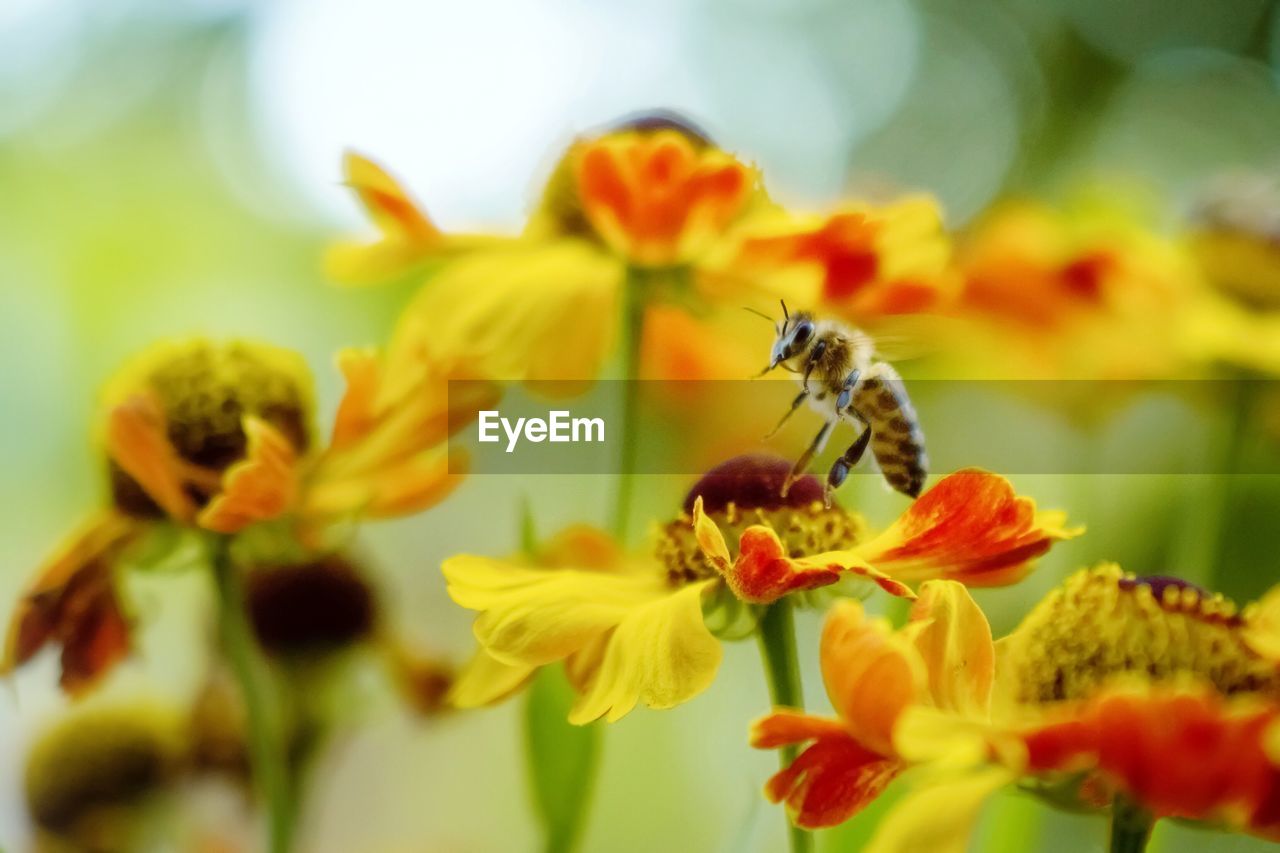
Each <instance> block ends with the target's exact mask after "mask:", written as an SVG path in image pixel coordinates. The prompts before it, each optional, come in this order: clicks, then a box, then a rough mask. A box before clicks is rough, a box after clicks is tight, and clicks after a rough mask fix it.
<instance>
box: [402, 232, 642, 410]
mask: <svg viewBox="0 0 1280 853" xmlns="http://www.w3.org/2000/svg"><path fill="white" fill-rule="evenodd" d="M621 281H622V267H621V266H619V264H618V263H617V262H616V261H615V260H614V259H612V258H610V257H609V256H607V255H605V254H603V253H602V252H600V251H599V250H597V249H596V248H594V247H592V246H590V245H589V244H587V243H585V242H583V241H579V240H562V241H559V242H554V243H542V244H533V243H524V244H520V245H518V246H514V247H512V248H508V249H499V250H493V251H485V252H477V253H475V254H472V255H469V256H467V257H463V258H460V259H458V260H457V261H456V262H454V263H452V264H450V265H449V266H448V267H446V268H445V269H444V270H443V271H441V272H440V274H439V275H437V276H435V277H434V278H433V279H432V280H431V281H430V282H429V283H428V284H427V285H426V286H425V287H424V288H423V289H422V291H421V292H420V293H419V295H418V296H417V298H416V299H415V300H414V301H413V302H412V303H411V304H410V305H409V307H408V308H407V309H406V310H405V312H404V314H403V315H402V316H401V319H400V323H399V325H398V327H397V329H396V331H395V334H394V336H393V338H392V342H391V346H390V348H389V350H388V381H393V382H398V383H400V384H403V383H405V382H408V383H412V382H414V381H416V379H415V378H416V377H417V376H420V375H421V373H422V372H423V371H424V370H425V369H427V365H436V366H439V365H444V366H445V367H446V368H447V370H448V372H449V373H450V375H454V376H456V377H457V378H468V379H477V378H479V379H494V380H501V381H521V380H590V379H593V378H594V377H595V376H596V375H597V374H598V372H599V370H600V364H601V362H602V361H603V359H604V357H605V355H606V353H607V352H608V348H609V346H610V344H611V343H612V341H613V337H614V331H615V330H614V324H613V322H612V319H611V318H613V317H614V315H615V311H614V308H615V305H616V302H617V298H618V291H619V289H620V286H621ZM601 318H604V320H603V321H602V320H601ZM404 390H405V389H404V388H401V387H395V388H389V389H387V393H388V394H389V395H390V396H398V395H400V394H402V393H404Z"/></svg>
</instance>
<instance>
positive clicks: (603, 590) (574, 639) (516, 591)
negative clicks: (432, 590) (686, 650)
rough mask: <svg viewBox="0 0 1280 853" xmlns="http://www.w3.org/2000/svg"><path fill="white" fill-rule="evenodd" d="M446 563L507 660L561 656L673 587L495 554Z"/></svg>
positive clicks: (458, 593) (457, 593)
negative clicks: (542, 565)
mask: <svg viewBox="0 0 1280 853" xmlns="http://www.w3.org/2000/svg"><path fill="white" fill-rule="evenodd" d="M442 568H443V570H444V575H445V579H446V580H447V581H448V591H449V595H450V597H451V598H453V600H454V601H455V602H456V603H457V604H459V605H461V606H462V607H466V608H468V609H470V610H476V611H479V613H480V616H479V617H478V618H477V619H476V623H475V635H476V639H477V640H479V641H480V644H481V645H482V646H483V647H484V648H485V649H486V650H487V651H488V652H489V653H490V654H491V655H492V656H493V657H494V658H496V659H497V660H499V661H501V662H502V663H507V664H525V665H529V666H541V665H543V664H548V663H551V662H553V661H557V660H561V659H563V658H564V657H566V656H567V655H569V654H572V653H573V652H575V651H577V650H578V649H581V648H582V647H583V646H585V645H586V644H587V643H589V642H590V641H591V640H593V639H595V638H596V637H598V636H599V635H600V634H603V633H605V632H607V631H611V630H612V629H614V628H615V627H617V626H618V625H620V624H621V623H622V621H623V619H625V618H626V617H627V616H628V615H629V614H630V613H631V612H632V611H633V610H635V609H636V608H637V607H641V606H644V605H646V604H648V603H650V602H653V601H656V600H659V599H661V598H663V597H665V596H666V595H667V594H669V588H667V587H666V585H665V584H664V583H662V582H661V579H659V578H656V577H654V578H649V577H637V576H630V575H618V574H611V573H609V574H606V573H603V572H593V571H580V570H574V569H535V568H530V567H528V566H524V565H521V564H519V563H514V562H511V561H506V560H496V559H492V558H489V557H477V556H471V555H460V556H457V557H451V558H449V559H448V560H445V561H444V564H443V566H442Z"/></svg>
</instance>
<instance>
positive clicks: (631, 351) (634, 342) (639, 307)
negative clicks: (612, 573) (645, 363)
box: [613, 267, 651, 545]
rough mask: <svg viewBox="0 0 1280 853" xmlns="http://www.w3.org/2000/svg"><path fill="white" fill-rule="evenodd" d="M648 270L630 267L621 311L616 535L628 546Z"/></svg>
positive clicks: (614, 532) (633, 485)
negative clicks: (620, 396)
mask: <svg viewBox="0 0 1280 853" xmlns="http://www.w3.org/2000/svg"><path fill="white" fill-rule="evenodd" d="M649 277H650V273H649V271H647V270H643V269H638V268H636V267H628V268H627V276H626V281H625V282H624V284H623V295H622V299H623V312H622V324H621V330H622V362H621V369H620V371H619V375H618V378H619V381H621V382H622V422H621V423H620V424H619V425H618V430H619V433H618V434H619V435H620V436H621V440H620V443H619V452H618V491H617V494H616V495H615V497H614V506H613V535H614V538H616V539H617V540H618V542H619V543H621V544H623V545H625V544H626V541H627V529H628V526H629V524H630V521H631V502H632V496H633V492H634V490H635V475H636V470H635V469H636V450H637V446H638V443H639V434H638V431H637V429H636V426H637V424H636V419H637V414H638V411H637V410H638V403H639V399H638V396H639V390H640V388H639V383H638V381H639V378H640V376H639V374H640V341H641V335H642V332H643V331H644V309H645V302H646V297H647V293H648V289H649V285H650V284H651V282H650V281H649Z"/></svg>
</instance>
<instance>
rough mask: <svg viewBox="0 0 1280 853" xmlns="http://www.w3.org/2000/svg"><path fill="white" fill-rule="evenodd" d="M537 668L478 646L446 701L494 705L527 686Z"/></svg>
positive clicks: (459, 705) (467, 705)
mask: <svg viewBox="0 0 1280 853" xmlns="http://www.w3.org/2000/svg"><path fill="white" fill-rule="evenodd" d="M536 671H537V667H534V666H526V665H524V664H507V663H502V662H501V661H499V660H497V659H496V658H494V657H493V656H492V655H490V654H489V653H488V652H486V651H485V650H484V649H477V650H476V653H475V654H474V655H472V656H471V660H469V661H468V662H467V664H466V666H464V667H463V668H462V671H461V672H459V673H458V676H457V678H456V679H455V680H454V682H453V686H452V687H450V688H449V694H448V698H447V700H446V701H447V702H448V704H450V705H452V706H453V707H455V708H481V707H484V706H485V705H492V704H494V703H495V702H500V701H502V700H503V699H505V698H507V697H508V696H510V695H511V694H512V693H515V692H516V691H517V690H519V689H520V688H521V687H523V686H524V685H525V683H527V682H528V680H529V679H530V678H531V677H533V674H534V672H536Z"/></svg>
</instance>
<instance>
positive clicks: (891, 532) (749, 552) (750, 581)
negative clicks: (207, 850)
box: [693, 469, 1081, 603]
mask: <svg viewBox="0 0 1280 853" xmlns="http://www.w3.org/2000/svg"><path fill="white" fill-rule="evenodd" d="M693 512H694V524H695V526H696V529H697V533H698V544H699V545H700V546H701V547H702V550H703V553H704V554H705V555H706V557H707V560H708V562H710V563H711V565H713V566H715V568H716V570H717V571H719V572H720V574H721V575H723V576H724V578H725V580H726V582H727V583H728V584H729V586H730V588H732V589H733V590H734V592H735V593H736V594H737V595H738V596H739V597H740V598H742V599H743V600H744V601H751V602H755V603H767V602H769V601H773V600H775V599H777V598H779V597H780V596H782V595H784V594H786V593H788V592H792V591H794V590H797V589H813V588H815V587H820V586H826V585H828V584H831V583H835V582H836V581H837V580H838V579H839V578H840V577H841V575H842V574H843V573H849V574H854V575H859V576H862V577H866V578H869V579H871V580H873V581H875V583H877V584H878V585H879V586H880V587H881V588H882V589H884V590H885V591H886V592H888V593H890V594H892V595H897V596H906V597H911V596H912V593H911V589H910V587H908V586H907V585H906V582H908V581H922V580H928V579H933V578H943V579H949V580H958V581H961V582H963V583H965V584H966V585H968V586H1003V585H1006V584H1011V583H1015V582H1017V581H1018V580H1020V579H1021V578H1022V577H1023V575H1025V574H1026V573H1027V571H1029V570H1030V567H1031V564H1032V561H1033V560H1034V558H1035V557H1038V556H1040V555H1041V554H1043V553H1044V552H1046V551H1047V550H1049V546H1050V545H1052V544H1053V542H1054V541H1055V540H1059V539H1068V538H1071V537H1074V536H1076V535H1078V534H1079V533H1080V532H1081V529H1080V528H1070V529H1069V528H1066V527H1064V526H1063V525H1064V523H1065V520H1066V518H1065V515H1064V514H1063V513H1061V512H1057V511H1053V512H1037V511H1036V507H1035V502H1034V501H1032V500H1031V499H1030V498H1025V497H1020V496H1018V495H1016V494H1015V493H1014V491H1013V487H1012V485H1011V484H1010V483H1009V481H1008V480H1005V479H1004V478H1003V477H999V476H997V475H995V474H989V473H987V472H985V471H979V470H976V469H967V470H964V471H958V472H956V473H954V474H951V475H949V476H947V477H944V478H943V479H942V480H940V481H939V482H938V483H937V484H936V485H934V486H933V487H932V488H930V489H929V490H928V491H926V492H925V493H924V494H923V495H921V496H920V497H919V498H918V499H917V500H916V501H915V502H913V503H912V504H911V506H910V507H909V508H908V509H907V511H906V512H904V513H903V514H902V516H901V517H899V518H898V520H897V521H895V522H894V523H893V524H892V525H890V526H889V527H888V528H887V529H885V530H884V531H883V532H882V533H881V534H880V535H879V536H876V537H875V538H873V539H871V540H870V541H868V542H865V543H862V544H859V545H858V546H856V547H855V548H852V549H844V550H839V551H829V552H825V553H819V554H814V555H812V556H806V557H803V558H800V559H793V558H791V557H789V556H788V555H787V553H786V551H785V550H784V549H783V547H782V544H781V542H780V541H779V540H778V537H777V535H776V534H775V533H774V532H773V531H772V530H771V529H769V528H768V527H764V526H753V527H748V528H747V529H746V530H744V531H743V532H742V535H741V538H740V539H739V542H738V555H737V557H736V558H733V559H731V558H730V555H729V549H728V547H727V545H726V544H725V540H724V537H723V536H722V535H721V534H720V531H719V528H717V527H716V524H715V522H714V521H712V520H711V519H710V518H708V517H707V515H706V514H705V513H704V512H703V510H702V504H701V503H700V502H699V503H695V504H694V508H693Z"/></svg>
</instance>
